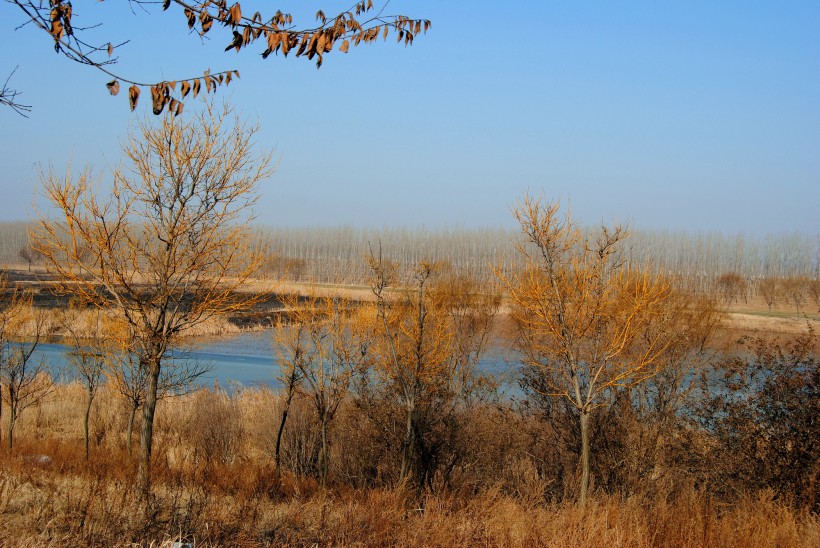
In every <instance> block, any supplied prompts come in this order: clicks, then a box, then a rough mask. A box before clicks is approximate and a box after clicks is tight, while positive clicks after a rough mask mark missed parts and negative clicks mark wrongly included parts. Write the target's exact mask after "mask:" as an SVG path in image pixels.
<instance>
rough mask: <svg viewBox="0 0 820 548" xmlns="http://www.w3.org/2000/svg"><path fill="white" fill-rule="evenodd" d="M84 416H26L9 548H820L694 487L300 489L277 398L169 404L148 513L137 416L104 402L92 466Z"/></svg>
mask: <svg viewBox="0 0 820 548" xmlns="http://www.w3.org/2000/svg"><path fill="white" fill-rule="evenodd" d="M82 401H83V390H82V387H81V386H78V385H75V384H72V385H62V386H60V387H59V388H58V390H57V391H56V393H55V395H54V397H53V398H52V399H51V400H50V401H48V402H47V403H45V404H43V405H41V406H40V407H38V408H36V409H32V410H30V411H28V412H27V413H26V414H24V415H23V416H22V417H21V419H20V422H19V423H18V424H19V426H18V430H17V432H18V437H17V439H16V445H15V449H14V451H13V452H9V451H8V450H6V449H3V450H2V451H1V452H0V470H2V472H0V544H2V545H8V546H32V545H37V546H58V545H59V546H65V545H105V546H125V545H133V544H141V545H154V546H157V545H160V544H161V543H163V542H168V541H171V540H174V539H183V540H186V541H189V542H191V541H193V542H195V544H196V545H197V546H222V545H232V546H265V545H277V546H280V545H282V546H306V545H317V546H385V545H391V546H468V545H469V546H521V547H524V546H556V547H557V546H561V547H575V546H578V547H581V546H612V547H619V546H630V547H633V546H634V547H650V546H680V547H688V546H692V547H695V546H720V547H724V546H725V547H734V546H737V547H741V546H760V547H766V546H779V547H789V546H817V545H820V518H818V516H817V515H813V514H811V513H809V512H807V511H800V510H795V509H793V508H791V507H789V506H787V505H785V504H784V503H782V502H779V501H776V500H774V498H773V496H772V495H771V494H770V493H768V492H765V491H764V492H762V493H759V494H757V495H755V496H753V497H752V496H749V497H740V498H739V499H737V500H736V501H734V502H733V503H732V504H726V503H719V502H717V501H715V500H714V499H713V498H712V497H711V496H710V495H709V494H708V493H704V492H702V491H699V490H696V489H693V488H691V487H688V488H684V489H678V490H676V491H670V492H667V493H664V494H660V493H655V494H653V495H641V494H637V495H633V496H629V497H619V496H612V495H605V494H598V495H596V496H595V497H593V499H592V500H591V502H590V503H589V504H588V505H587V507H585V508H581V507H578V506H577V505H575V504H572V503H551V502H549V501H547V500H546V499H545V498H544V497H543V495H542V493H543V486H541V485H540V484H539V482H542V481H543V480H540V479H539V478H538V475H537V474H533V473H531V472H528V471H527V470H523V471H521V472H520V473H519V474H518V478H517V480H516V481H517V484H516V488H515V489H512V490H511V489H510V488H509V486H506V485H503V484H502V483H501V482H502V481H504V480H502V479H501V478H499V479H498V480H496V481H497V482H498V483H493V481H492V480H489V479H487V480H486V481H485V482H484V483H483V485H481V486H473V487H470V485H469V484H466V483H465V484H462V485H461V486H460V487H459V486H455V487H450V488H447V487H444V486H440V487H438V488H436V489H435V490H432V491H431V490H427V491H423V492H421V493H417V492H416V491H414V490H406V489H402V488H389V487H371V488H359V489H356V488H353V487H350V486H349V484H347V483H344V482H340V481H336V483H335V484H334V485H333V486H332V487H331V488H330V489H328V490H326V491H323V490H321V489H320V488H319V487H318V485H317V483H316V481H315V480H313V479H311V478H309V477H305V476H302V477H298V478H297V477H294V476H293V475H290V474H287V475H285V476H284V477H283V480H282V481H281V482H277V481H276V480H275V474H274V470H273V466H272V462H271V459H270V454H271V452H270V449H271V444H272V441H273V435H274V424H275V422H276V417H277V415H278V412H279V409H280V408H279V405H280V401H279V397H278V395H277V394H275V393H273V392H271V391H269V390H264V389H249V390H243V391H240V392H237V393H236V394H234V395H233V396H230V397H229V396H228V395H227V394H226V393H224V392H212V391H201V392H198V393H195V394H192V395H189V396H186V397H181V398H176V399H171V400H167V401H162V402H161V405H160V406H159V408H158V415H157V420H156V442H155V443H156V444H155V448H156V450H155V453H154V455H155V458H154V469H153V474H154V475H153V485H154V497H153V498H152V499H151V500H150V501H149V502H148V503H147V504H145V503H143V502H142V501H140V500H139V498H138V497H137V496H136V495H135V493H134V490H133V484H132V479H133V477H134V469H135V463H134V459H133V458H132V457H130V456H129V455H128V454H127V453H126V451H125V449H124V443H125V441H124V440H125V432H124V428H125V425H126V409H125V408H124V407H122V405H121V403H120V402H119V400H118V399H117V397H116V396H115V394H113V393H112V392H110V391H109V390H107V389H103V390H102V392H101V393H100V395H99V396H98V398H97V400H96V403H95V408H94V413H93V415H92V444H93V449H92V453H91V460H90V462H88V463H86V462H85V461H84V459H83V450H82V443H81V439H82V432H81V422H80V418H81V414H82V410H83V407H82ZM293 413H294V414H293V422H292V424H291V427H290V429H289V434H288V438H287V439H288V440H290V441H289V442H288V443H289V446H288V447H289V448H288V449H287V450H286V461H289V462H292V463H293V464H291V465H290V469H295V468H296V467H297V464H298V461H299V458H300V454H299V451H298V447H300V446H303V445H305V443H306V441H305V440H306V439H307V438H306V437H305V436H307V433H306V432H307V431H308V430H310V427H311V425H310V416H309V413H308V412H306V411H305V410H304V409H301V410H300V408H299V407H298V406H297V408H296V409H295V410H294V411H293ZM355 428H357V426H356V424H355V423H354V424H350V425H347V426H344V427H343V426H340V427H339V431H340V432H350V431H351V429H355ZM359 429H361V427H359ZM345 435H347V434H345ZM3 445H5V444H3ZM351 449H352V448H351V447H347V449H346V450H347V451H348V452H350V451H351ZM502 451H503V448H502ZM44 456H45V457H48V458H43V457H44Z"/></svg>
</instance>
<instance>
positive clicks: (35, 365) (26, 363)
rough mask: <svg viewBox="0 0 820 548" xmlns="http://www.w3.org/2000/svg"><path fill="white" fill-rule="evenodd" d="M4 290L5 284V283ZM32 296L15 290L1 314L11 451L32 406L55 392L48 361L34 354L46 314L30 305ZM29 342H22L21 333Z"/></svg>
mask: <svg viewBox="0 0 820 548" xmlns="http://www.w3.org/2000/svg"><path fill="white" fill-rule="evenodd" d="M3 285H4V289H5V281H4V282H3ZM31 303H32V296H31V295H30V294H23V293H20V292H19V291H18V290H17V289H14V290H13V293H12V297H11V299H10V301H9V302H8V303H7V306H5V307H4V308H3V309H2V311H0V391H2V387H3V385H4V384H5V388H6V391H5V393H3V394H0V396H2V397H0V400H5V403H6V404H7V405H8V413H9V417H8V427H7V430H6V435H7V440H6V442H7V444H8V448H9V449H12V448H13V446H14V426H15V425H16V423H17V419H18V418H19V417H20V415H21V414H22V413H23V411H25V410H26V409H28V408H29V407H32V406H35V405H37V404H39V403H40V402H42V401H43V399H45V398H46V397H47V396H48V395H49V394H50V393H51V391H52V389H53V387H54V381H53V378H52V376H51V372H50V371H49V370H48V367H47V365H46V363H45V360H43V359H40V360H37V359H36V358H35V357H34V351H35V350H36V349H37V346H38V345H39V344H40V341H41V339H42V337H43V335H44V325H45V322H44V319H45V318H44V314H45V311H43V310H37V309H34V308H33V307H32V306H31ZM24 330H25V331H28V333H26V335H27V336H26V340H25V341H21V340H15V339H20V338H22V337H21V332H22V331H24Z"/></svg>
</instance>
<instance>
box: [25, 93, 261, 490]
mask: <svg viewBox="0 0 820 548" xmlns="http://www.w3.org/2000/svg"><path fill="white" fill-rule="evenodd" d="M257 131H258V127H257V126H248V125H247V124H244V123H243V122H242V121H241V120H240V119H238V117H236V116H235V115H234V114H233V113H232V112H231V111H230V109H228V108H227V107H226V108H225V109H223V110H222V111H221V112H216V110H215V109H214V108H213V107H212V106H209V107H208V108H207V109H206V110H205V111H204V112H202V113H199V114H198V115H197V116H194V117H192V118H190V119H188V120H187V121H182V120H181V119H179V118H175V117H173V116H170V115H168V116H166V117H164V118H163V119H162V120H161V122H160V123H159V124H158V125H156V126H154V125H151V124H149V123H147V122H145V123H143V124H142V125H141V126H140V127H139V130H138V133H137V134H136V135H132V137H131V138H130V139H129V140H128V141H127V142H126V144H125V145H124V149H123V152H124V154H125V157H126V158H127V160H128V161H129V163H130V171H125V170H124V169H123V168H117V169H115V170H114V172H113V174H112V175H113V189H112V191H111V194H110V196H105V195H102V194H101V193H100V192H99V191H98V190H97V188H95V186H94V185H93V184H92V181H91V175H90V174H89V173H88V172H85V173H83V174H82V175H81V176H80V177H79V179H77V180H75V179H73V178H72V177H71V175H70V174H68V175H67V176H66V177H59V176H57V175H55V174H54V173H48V174H45V175H44V176H43V178H42V184H43V190H44V193H45V195H46V196H47V197H48V198H49V199H50V201H51V203H52V204H53V206H54V207H55V208H56V209H57V210H58V211H59V214H60V216H59V217H57V218H48V217H45V216H43V217H41V218H40V221H39V225H38V227H37V229H36V230H35V231H34V232H33V233H32V235H31V236H32V242H33V246H34V248H35V249H37V250H39V251H40V252H42V253H43V256H44V257H45V260H46V261H47V263H48V264H49V265H50V266H51V267H52V268H53V269H54V271H55V272H56V273H57V274H58V275H59V282H58V283H59V284H61V287H62V289H63V290H65V291H67V292H72V293H74V294H75V295H77V296H78V297H79V298H80V299H82V300H83V301H84V302H87V303H90V304H91V305H93V306H97V307H99V308H108V307H111V306H113V307H114V308H115V309H116V310H117V311H118V313H119V314H121V315H122V317H123V318H124V319H125V321H126V322H127V324H128V326H129V329H130V333H131V335H132V337H133V350H134V352H135V354H136V355H137V357H138V360H139V367H140V368H141V369H143V370H145V371H147V383H148V384H147V387H146V391H145V402H144V404H143V420H142V433H141V436H140V466H139V474H138V488H139V490H140V492H141V493H142V494H144V495H147V494H148V493H149V491H150V475H149V467H150V463H151V453H152V442H153V424H154V412H155V409H156V404H157V395H158V393H159V379H160V376H161V373H162V371H163V369H164V368H165V367H169V366H171V367H172V366H173V364H172V363H170V362H168V361H167V360H166V357H167V354H168V351H169V350H170V349H171V348H172V347H173V345H174V344H175V343H176V342H177V340H178V338H179V336H180V334H182V333H184V332H185V331H186V330H187V329H190V328H191V327H193V326H196V325H197V324H200V323H201V322H203V321H205V320H206V319H208V318H210V317H213V316H214V315H219V314H228V313H231V312H233V311H237V310H242V309H245V308H247V307H249V306H251V305H252V304H254V303H256V302H258V301H259V299H260V298H262V296H260V295H259V294H252V293H248V292H237V289H238V288H240V287H242V286H243V285H244V283H245V282H246V280H248V278H249V277H250V276H252V275H254V274H255V273H256V272H257V270H258V267H259V265H260V264H261V261H262V255H261V254H260V250H259V249H258V248H256V247H255V246H253V244H252V238H251V237H250V235H249V232H248V223H249V222H250V219H251V215H250V208H251V207H252V205H253V204H254V203H255V201H256V196H257V194H256V185H257V183H258V182H259V181H260V180H262V179H265V178H266V177H267V176H268V175H269V174H270V172H271V170H270V169H269V162H270V154H268V153H264V154H258V153H256V152H255V151H254V147H253V142H254V137H255V135H256V133H257Z"/></svg>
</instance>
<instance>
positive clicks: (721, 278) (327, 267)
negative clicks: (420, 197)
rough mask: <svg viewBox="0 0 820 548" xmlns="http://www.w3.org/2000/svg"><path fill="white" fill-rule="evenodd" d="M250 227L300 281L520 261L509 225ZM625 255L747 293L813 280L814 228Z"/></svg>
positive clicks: (706, 286) (17, 226) (698, 284)
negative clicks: (379, 258) (375, 263)
mask: <svg viewBox="0 0 820 548" xmlns="http://www.w3.org/2000/svg"><path fill="white" fill-rule="evenodd" d="M256 231H257V235H258V238H259V243H260V245H266V246H267V248H268V249H269V250H270V259H269V260H268V262H267V263H266V265H265V267H264V273H265V274H267V275H269V276H273V277H281V278H284V279H291V280H295V281H303V282H316V283H335V284H364V283H366V280H367V277H368V275H369V268H368V266H367V264H366V262H365V261H364V259H363V257H364V255H365V254H366V253H368V252H369V251H371V250H372V251H376V250H378V249H379V248H380V249H381V251H382V253H383V256H384V258H385V259H387V260H390V261H393V262H395V263H398V264H399V265H401V266H402V267H403V268H405V269H407V270H408V271H409V269H412V267H413V266H414V265H415V264H417V263H418V261H419V260H420V259H426V260H432V261H441V262H444V263H446V264H449V265H450V266H451V267H452V268H453V269H455V270H456V271H458V272H469V273H471V274H472V275H474V276H476V277H477V278H478V279H482V280H491V279H494V275H493V268H496V269H500V270H501V271H509V270H512V269H515V268H516V267H518V266H520V265H521V264H522V263H521V256H520V254H519V253H518V252H517V251H516V243H517V242H518V241H519V239H520V237H519V232H518V231H517V230H512V229H510V230H507V229H503V228H475V229H469V228H455V229H453V228H438V229H429V228H409V227H385V228H358V227H352V226H336V227H303V228H287V227H270V226H259V227H257V229H256ZM27 248H28V236H27V224H26V223H24V222H5V223H0V261H2V262H3V263H5V264H11V263H16V264H19V263H26V262H29V263H30V264H32V265H37V264H38V258H37V257H36V256H30V254H29V253H28V251H27ZM626 254H627V256H626V257H625V258H626V259H628V260H630V261H633V262H640V263H643V262H644V261H648V262H649V264H650V265H651V266H652V268H653V269H655V270H658V271H660V272H663V273H665V274H667V275H669V276H671V277H672V278H674V279H675V280H676V282H677V283H678V284H680V285H681V286H683V287H686V288H687V289H697V290H703V291H708V290H720V289H721V287H720V285H721V284H725V283H726V281H727V278H726V276H727V275H733V276H734V277H735V278H737V279H736V280H735V281H736V282H737V283H738V284H740V285H739V287H742V288H743V290H744V291H747V292H749V293H750V294H756V293H757V290H758V287H757V286H758V285H759V284H760V283H761V282H762V281H764V280H767V279H769V280H771V279H803V280H804V281H806V280H808V281H812V280H818V279H820V234H815V235H807V234H799V233H791V234H774V235H768V236H765V237H751V236H747V235H743V234H734V235H726V234H723V233H720V232H683V231H665V230H640V229H632V230H630V237H629V239H628V240H627V244H626ZM739 279H742V280H740V281H738V280H739ZM724 289H725V288H724Z"/></svg>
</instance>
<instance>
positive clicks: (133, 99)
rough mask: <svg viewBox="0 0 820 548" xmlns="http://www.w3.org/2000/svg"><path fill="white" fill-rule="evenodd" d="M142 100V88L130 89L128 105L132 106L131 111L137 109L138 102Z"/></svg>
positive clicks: (134, 87)
mask: <svg viewBox="0 0 820 548" xmlns="http://www.w3.org/2000/svg"><path fill="white" fill-rule="evenodd" d="M139 98H140V88H138V87H137V86H131V87H130V88H128V103H129V104H130V105H131V110H134V109H135V108H137V101H139Z"/></svg>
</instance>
